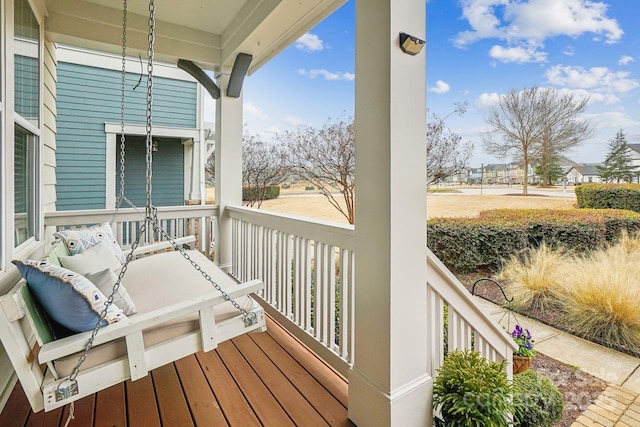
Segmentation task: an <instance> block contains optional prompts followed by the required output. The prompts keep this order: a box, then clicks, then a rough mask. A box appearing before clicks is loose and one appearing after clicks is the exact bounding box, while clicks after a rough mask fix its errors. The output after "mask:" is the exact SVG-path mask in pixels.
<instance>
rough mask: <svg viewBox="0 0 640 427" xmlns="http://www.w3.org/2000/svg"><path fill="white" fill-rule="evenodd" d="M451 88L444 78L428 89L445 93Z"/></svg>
mask: <svg viewBox="0 0 640 427" xmlns="http://www.w3.org/2000/svg"><path fill="white" fill-rule="evenodd" d="M450 89H451V86H449V85H448V84H447V83H445V82H443V81H442V80H438V81H437V82H436V85H435V86H432V87H430V88H429V89H427V90H428V91H429V92H435V93H439V94H443V93H447V92H449V90H450Z"/></svg>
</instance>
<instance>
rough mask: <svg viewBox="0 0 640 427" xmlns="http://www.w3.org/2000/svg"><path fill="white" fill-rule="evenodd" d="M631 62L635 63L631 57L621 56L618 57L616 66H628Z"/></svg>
mask: <svg viewBox="0 0 640 427" xmlns="http://www.w3.org/2000/svg"><path fill="white" fill-rule="evenodd" d="M633 61H635V60H634V59H633V57H632V56H629V55H622V56H621V57H620V59H619V60H618V65H627V64H630V63H631V62H633Z"/></svg>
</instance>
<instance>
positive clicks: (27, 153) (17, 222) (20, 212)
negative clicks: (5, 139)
mask: <svg viewBox="0 0 640 427" xmlns="http://www.w3.org/2000/svg"><path fill="white" fill-rule="evenodd" d="M34 141H35V137H33V136H32V135H31V134H30V133H29V132H27V131H25V130H24V129H22V128H20V127H17V126H16V132H15V148H14V153H15V154H14V172H13V178H14V184H13V185H14V210H15V217H14V228H15V234H14V246H16V247H17V246H20V245H21V244H23V243H24V242H26V241H27V240H28V239H29V238H30V237H32V236H34V235H35V228H36V227H35V217H36V209H35V206H36V199H35V195H36V185H35V176H36V174H35V173H34V166H35V164H36V162H35V159H36V156H35V144H34Z"/></svg>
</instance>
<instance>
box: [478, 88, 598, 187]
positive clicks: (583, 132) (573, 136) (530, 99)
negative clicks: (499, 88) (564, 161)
mask: <svg viewBox="0 0 640 427" xmlns="http://www.w3.org/2000/svg"><path fill="white" fill-rule="evenodd" d="M588 103H589V99H588V98H584V99H579V98H578V97H577V96H576V95H575V94H571V93H561V92H559V91H556V90H555V89H551V88H539V87H536V86H534V87H531V88H525V89H523V90H521V91H516V90H512V91H511V92H509V93H508V94H506V95H502V96H501V97H500V101H499V102H498V106H497V107H494V108H493V109H492V110H491V112H490V113H489V115H488V117H487V118H486V121H487V123H488V124H489V125H490V126H491V127H492V130H491V131H490V132H489V133H487V134H486V135H485V137H484V139H483V141H482V144H483V147H484V150H485V151H486V152H487V153H489V154H493V155H497V156H500V157H505V156H507V155H512V156H514V157H515V158H517V159H519V160H521V161H522V162H523V164H524V171H525V174H526V173H528V172H527V171H528V170H529V164H530V163H531V161H532V160H539V159H541V158H543V156H544V157H546V158H553V157H555V156H558V155H560V154H562V153H564V152H566V151H567V150H568V149H569V148H572V147H575V146H576V145H578V144H580V143H582V142H583V141H584V140H586V139H588V138H590V137H591V136H592V135H593V132H594V126H593V124H591V123H590V122H589V121H587V120H581V119H580V118H579V115H580V114H581V113H583V112H584V110H585V108H586V107H587V105H588ZM527 184H528V180H527V179H526V177H525V179H524V180H523V194H525V195H526V194H528V186H527Z"/></svg>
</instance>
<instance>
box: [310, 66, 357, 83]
mask: <svg viewBox="0 0 640 427" xmlns="http://www.w3.org/2000/svg"><path fill="white" fill-rule="evenodd" d="M298 74H301V75H303V76H307V77H309V78H311V79H315V78H316V77H318V76H322V77H324V79H325V80H346V81H351V80H353V79H355V78H356V75H355V74H353V73H349V72H344V73H341V72H333V73H332V72H330V71H327V70H325V69H324V68H321V69H314V70H303V69H300V70H298Z"/></svg>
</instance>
